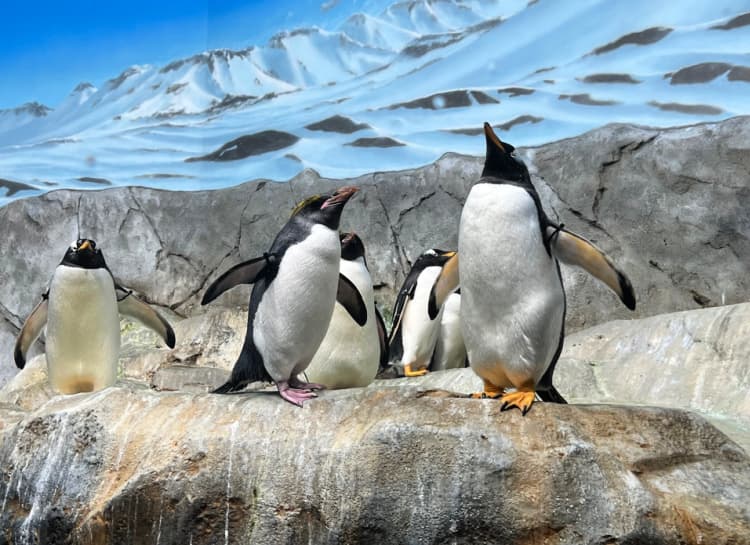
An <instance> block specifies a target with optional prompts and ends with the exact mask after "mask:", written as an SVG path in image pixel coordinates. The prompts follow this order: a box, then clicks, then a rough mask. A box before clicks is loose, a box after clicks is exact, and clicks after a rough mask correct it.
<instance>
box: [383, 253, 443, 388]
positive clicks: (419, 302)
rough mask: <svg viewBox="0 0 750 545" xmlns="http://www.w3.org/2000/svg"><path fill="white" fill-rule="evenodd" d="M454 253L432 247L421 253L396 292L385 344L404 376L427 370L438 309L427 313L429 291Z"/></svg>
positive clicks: (436, 327)
mask: <svg viewBox="0 0 750 545" xmlns="http://www.w3.org/2000/svg"><path fill="white" fill-rule="evenodd" d="M455 253H456V252H446V251H443V250H438V249H434V248H433V249H431V250H427V251H426V252H424V253H423V254H422V255H420V256H419V258H418V259H417V261H416V262H415V263H414V265H413V266H412V268H411V270H410V271H409V274H408V275H407V276H406V279H405V280H404V285H403V286H401V290H400V291H399V292H398V297H397V298H396V305H395V306H394V308H393V327H392V328H391V335H390V338H389V340H388V343H389V346H390V353H391V357H396V358H400V359H401V364H402V365H403V368H404V376H407V377H418V376H421V375H424V374H426V373H427V368H428V367H429V365H430V359H431V358H432V352H433V350H434V349H435V342H436V341H437V338H438V334H439V332H440V312H439V310H438V312H436V313H435V314H434V315H430V314H429V313H428V301H429V296H430V290H431V288H432V287H433V284H434V283H435V281H436V280H437V278H438V277H439V276H440V274H441V271H442V269H443V266H444V265H445V264H446V263H448V262H449V260H450V258H451V257H453V255H454V254H455ZM448 276H450V275H448ZM454 289H455V287H454ZM446 297H447V296H446Z"/></svg>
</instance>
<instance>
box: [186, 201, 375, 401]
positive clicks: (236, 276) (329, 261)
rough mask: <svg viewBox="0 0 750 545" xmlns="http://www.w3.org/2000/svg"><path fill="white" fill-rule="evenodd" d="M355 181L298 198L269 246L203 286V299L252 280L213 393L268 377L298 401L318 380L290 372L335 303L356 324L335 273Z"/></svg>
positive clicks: (360, 317) (351, 295) (352, 293)
mask: <svg viewBox="0 0 750 545" xmlns="http://www.w3.org/2000/svg"><path fill="white" fill-rule="evenodd" d="M356 191H357V188H356V187H343V188H341V189H339V190H338V191H336V192H335V193H334V194H332V195H323V196H320V195H316V196H314V197H310V198H308V199H305V200H304V201H302V202H301V203H300V204H298V205H297V207H296V208H295V209H294V211H293V212H292V217H291V218H290V219H289V221H287V223H286V224H285V225H284V227H283V228H282V229H281V231H280V232H279V234H278V235H277V236H276V238H275V240H274V241H273V243H272V244H271V248H270V249H269V251H268V252H267V253H266V254H264V255H263V256H261V257H258V258H256V259H252V260H250V261H247V262H245V263H241V264H239V265H236V266H235V267H233V268H231V269H230V270H229V271H227V272H226V273H224V274H223V275H222V276H220V277H219V278H218V279H217V280H216V281H214V282H213V283H212V284H211V285H210V286H209V287H208V289H207V290H206V293H205V294H204V296H203V301H202V303H201V304H203V305H205V304H207V303H209V302H211V301H212V300H214V299H215V298H216V297H218V296H219V295H220V294H221V293H223V292H224V291H226V290H228V289H230V288H232V287H234V286H236V285H238V284H254V285H253V290H252V293H251V295H250V307H249V310H248V319H247V333H246V335H245V342H244V345H243V347H242V351H241V353H240V355H239V358H238V359H237V362H236V363H235V364H234V368H233V370H232V374H231V376H230V378H229V380H228V381H227V382H226V383H225V384H224V385H222V386H220V387H219V388H217V389H216V390H214V392H216V393H228V392H234V391H238V390H241V389H242V388H244V387H245V386H246V385H247V384H249V383H250V382H255V381H267V382H270V381H273V382H274V383H275V384H276V387H277V388H278V390H279V394H280V395H281V397H282V398H284V399H285V400H287V401H289V402H290V403H292V404H294V405H298V406H300V407H301V406H302V404H303V403H304V401H305V400H307V399H310V398H312V397H315V393H314V391H313V390H317V389H321V388H323V386H322V385H321V384H314V383H308V382H305V381H302V380H300V379H299V378H298V376H299V375H301V374H302V373H303V372H304V371H305V369H307V366H308V365H309V364H310V361H312V358H313V356H314V355H315V352H316V351H317V350H318V347H319V346H320V343H321V342H322V340H323V338H324V337H325V334H326V331H327V329H328V324H329V322H330V321H331V316H332V315H333V308H334V304H335V302H336V301H337V300H338V301H339V302H341V303H342V305H344V307H345V308H346V309H347V311H348V312H349V314H350V315H351V316H352V317H353V318H354V320H355V321H356V322H358V323H360V324H364V323H365V322H366V320H367V309H366V307H365V305H364V304H363V302H362V298H361V297H360V295H359V293H358V291H357V289H356V287H355V286H354V285H353V284H352V283H351V282H350V281H349V280H348V279H346V278H345V277H343V276H342V275H340V274H339V266H340V265H339V264H340V261H341V243H340V241H339V235H338V227H339V222H340V220H341V212H342V211H343V209H344V206H345V205H346V203H347V201H348V200H349V199H350V198H351V197H352V195H354V193H355V192H356Z"/></svg>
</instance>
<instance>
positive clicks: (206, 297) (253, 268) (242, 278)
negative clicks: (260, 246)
mask: <svg viewBox="0 0 750 545" xmlns="http://www.w3.org/2000/svg"><path fill="white" fill-rule="evenodd" d="M273 260H275V256H274V255H273V254H264V255H262V256H261V257H256V258H255V259H251V260H250V261H245V262H244V263H240V264H239V265H235V266H234V267H232V268H231V269H229V270H228V271H227V272H225V273H224V274H222V275H221V276H220V277H219V278H217V279H216V280H214V281H213V282H212V283H211V285H210V286H208V289H207V290H206V293H205V294H203V300H202V301H201V305H206V304H208V303H210V302H211V301H213V300H214V299H216V298H217V297H218V296H219V295H221V294H222V293H224V292H225V291H227V290H228V289H231V288H233V287H235V286H238V285H239V284H254V283H255V282H256V281H257V280H258V277H260V276H261V275H262V274H263V273H264V272H265V271H266V266H267V265H268V264H269V263H271V262H272V261H273Z"/></svg>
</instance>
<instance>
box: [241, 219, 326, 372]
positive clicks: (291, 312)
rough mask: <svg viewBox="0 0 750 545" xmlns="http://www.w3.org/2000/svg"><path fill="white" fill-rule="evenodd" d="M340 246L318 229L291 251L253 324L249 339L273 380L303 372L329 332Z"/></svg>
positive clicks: (262, 302)
mask: <svg viewBox="0 0 750 545" xmlns="http://www.w3.org/2000/svg"><path fill="white" fill-rule="evenodd" d="M340 258H341V245H340V242H339V237H338V235H337V234H336V232H335V231H334V230H332V229H329V228H328V227H325V226H323V225H315V226H313V228H312V230H311V232H310V234H309V235H308V236H307V237H306V238H305V239H303V240H302V241H300V242H298V243H297V244H294V245H292V246H290V247H289V248H288V249H287V251H286V253H285V254H284V256H283V258H282V259H281V263H280V264H279V270H278V272H277V274H276V277H275V278H274V279H273V281H272V282H271V283H270V285H269V286H268V287H267V288H266V291H265V293H264V294H263V298H262V299H261V301H260V304H259V305H258V309H257V311H256V314H255V317H254V320H253V339H254V341H255V345H256V347H257V348H258V352H259V353H260V355H261V357H262V358H263V362H264V364H265V367H266V370H267V371H268V373H269V374H270V375H271V378H273V379H274V380H275V381H277V382H280V381H284V380H288V379H289V377H290V376H291V375H292V374H298V373H301V372H302V371H304V370H305V368H306V367H307V366H308V364H309V363H310V360H311V359H312V357H313V355H314V354H315V351H316V350H317V349H318V346H319V345H320V343H321V341H322V340H323V337H324V336H325V334H326V330H327V329H328V324H329V322H330V320H331V315H332V313H333V305H334V303H335V302H336V291H337V288H338V277H339V260H340Z"/></svg>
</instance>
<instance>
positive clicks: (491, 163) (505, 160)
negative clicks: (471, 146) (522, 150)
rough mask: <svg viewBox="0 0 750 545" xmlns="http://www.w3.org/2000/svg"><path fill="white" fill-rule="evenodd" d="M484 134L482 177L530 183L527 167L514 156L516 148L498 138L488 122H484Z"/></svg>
mask: <svg viewBox="0 0 750 545" xmlns="http://www.w3.org/2000/svg"><path fill="white" fill-rule="evenodd" d="M484 136H485V139H486V140H487V155H486V157H485V159H484V170H483V171H482V178H499V179H500V180H508V181H511V182H521V183H528V184H530V183H531V177H530V176H529V169H528V168H526V164H525V163H524V162H523V161H522V160H521V159H520V158H519V157H517V156H516V153H515V150H516V148H514V147H513V146H511V145H510V144H508V143H507V142H503V141H502V140H500V139H499V138H498V137H497V135H496V134H495V131H493V130H492V127H491V126H490V124H489V123H485V124H484Z"/></svg>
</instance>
